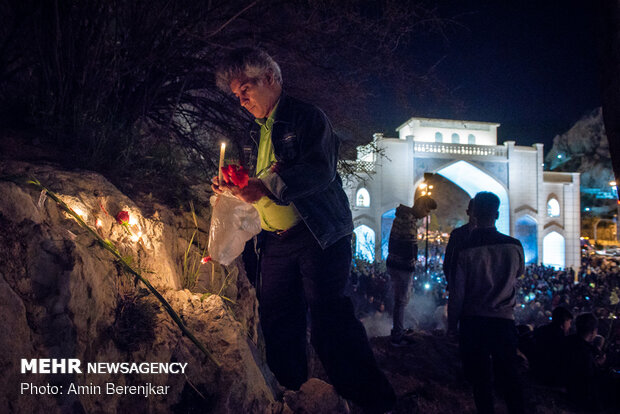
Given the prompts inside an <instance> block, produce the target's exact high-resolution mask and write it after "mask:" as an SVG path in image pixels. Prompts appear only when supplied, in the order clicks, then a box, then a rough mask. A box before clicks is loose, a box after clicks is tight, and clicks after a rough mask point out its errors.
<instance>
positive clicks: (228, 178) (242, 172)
mask: <svg viewBox="0 0 620 414" xmlns="http://www.w3.org/2000/svg"><path fill="white" fill-rule="evenodd" d="M222 178H223V179H224V181H225V182H226V184H231V183H232V184H233V185H236V186H237V187H239V188H243V187H245V186H247V185H248V179H249V177H248V172H247V170H246V169H245V168H243V166H240V165H237V164H229V165H227V166H226V167H222Z"/></svg>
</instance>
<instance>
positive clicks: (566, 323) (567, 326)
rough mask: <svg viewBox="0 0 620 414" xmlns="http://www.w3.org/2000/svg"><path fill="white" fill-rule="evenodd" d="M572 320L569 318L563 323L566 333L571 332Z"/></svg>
mask: <svg viewBox="0 0 620 414" xmlns="http://www.w3.org/2000/svg"><path fill="white" fill-rule="evenodd" d="M572 322H573V321H572V320H571V319H568V320H566V321H564V323H563V324H562V330H563V331H564V335H565V336H566V335H568V333H569V332H570V326H571V324H572Z"/></svg>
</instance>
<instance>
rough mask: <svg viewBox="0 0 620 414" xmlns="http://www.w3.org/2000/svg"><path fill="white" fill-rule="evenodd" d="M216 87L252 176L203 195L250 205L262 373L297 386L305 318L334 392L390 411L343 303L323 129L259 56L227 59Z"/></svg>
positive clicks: (250, 53) (341, 239)
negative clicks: (235, 105)
mask: <svg viewBox="0 0 620 414" xmlns="http://www.w3.org/2000/svg"><path fill="white" fill-rule="evenodd" d="M217 81H218V85H219V86H220V88H222V89H224V90H228V89H230V91H232V93H233V94H234V95H235V96H236V97H237V98H238V99H239V102H240V104H241V106H242V107H244V108H245V109H246V110H247V111H248V112H250V113H251V114H252V115H253V116H254V118H255V122H253V126H252V128H251V130H250V134H249V135H248V138H247V139H246V140H245V141H244V142H241V145H240V159H241V162H242V163H243V164H244V165H245V167H246V168H247V169H248V170H249V171H250V173H253V174H252V175H255V176H254V177H252V178H250V179H249V180H248V185H247V186H246V187H244V188H239V187H234V186H230V185H227V184H225V183H220V182H219V180H218V178H217V177H214V178H213V190H214V191H215V192H217V193H221V192H222V191H225V190H228V191H230V192H232V194H233V195H235V196H236V197H237V198H239V199H241V200H243V201H245V202H247V203H252V204H253V205H254V206H255V207H256V209H257V210H258V212H259V215H260V218H261V226H262V228H263V232H262V233H261V235H262V244H261V246H260V252H261V253H260V256H261V257H260V270H261V283H260V285H259V286H257V289H258V291H259V297H260V299H259V305H260V307H259V310H260V318H261V326H262V329H263V334H264V337H265V343H266V352H267V363H268V364H269V367H270V368H271V370H272V371H273V373H274V374H275V376H276V378H277V379H278V381H279V382H280V383H281V384H282V385H284V386H285V387H287V388H290V389H299V387H300V386H301V385H302V384H303V383H304V382H305V381H306V380H307V376H308V371H307V361H306V320H307V317H306V313H307V309H309V310H310V320H311V337H312V343H313V345H314V348H315V349H316V351H317V353H318V355H319V358H320V359H321V362H322V363H323V366H324V367H325V370H326V371H327V374H328V376H329V378H330V380H331V382H332V383H333V385H334V387H335V388H336V390H337V391H338V392H339V393H340V394H341V395H342V396H344V397H345V398H348V399H351V400H352V401H353V402H355V403H356V404H358V405H360V406H362V407H363V408H364V409H365V410H366V411H369V412H382V411H388V410H390V409H391V408H392V407H393V405H394V402H395V395H394V391H393V389H392V387H391V386H390V384H389V383H388V381H387V379H386V377H385V375H384V374H383V373H382V372H381V370H380V369H379V368H378V366H377V364H376V361H375V359H374V356H373V353H372V350H371V348H370V345H369V343H368V338H367V336H366V332H365V330H364V327H363V325H362V324H361V323H360V322H359V321H358V320H357V319H356V318H355V316H354V313H353V307H352V304H351V301H350V300H349V298H348V297H346V296H344V288H345V283H346V281H347V278H348V276H349V273H350V265H351V234H352V231H353V223H352V219H351V211H350V209H349V201H348V199H347V196H346V194H345V193H344V191H343V189H342V182H341V180H340V177H339V175H338V173H337V171H336V167H337V162H338V147H339V141H338V138H337V137H336V135H335V134H334V132H333V130H332V127H331V124H330V122H329V120H328V119H327V117H326V116H325V114H324V113H323V111H321V110H320V109H319V108H317V107H315V106H313V105H311V104H308V103H305V102H302V101H300V100H297V99H295V98H293V97H290V96H288V95H286V94H285V93H284V92H283V90H282V75H281V72H280V68H279V66H278V64H277V63H276V62H275V61H274V60H273V59H272V58H271V57H270V56H269V55H268V54H267V53H265V52H264V51H262V50H258V49H253V48H242V49H237V50H234V51H233V52H231V53H230V55H229V56H227V57H226V58H225V59H224V60H223V61H222V63H221V65H220V67H219V68H218V72H217Z"/></svg>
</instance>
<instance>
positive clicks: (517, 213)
mask: <svg viewBox="0 0 620 414" xmlns="http://www.w3.org/2000/svg"><path fill="white" fill-rule="evenodd" d="M498 127H499V124H497V123H490V122H471V121H459V120H448V119H429V118H411V119H409V120H408V121H407V122H405V123H404V124H402V125H401V126H400V127H398V128H397V129H396V131H397V132H398V137H397V138H387V137H384V136H383V134H375V135H374V137H373V141H372V143H371V144H369V145H365V146H361V147H358V150H357V160H356V161H354V162H353V163H354V167H355V171H356V174H355V175H353V176H350V177H349V178H348V179H347V180H345V190H346V191H347V195H348V197H349V200H350V203H351V210H352V212H353V222H354V227H355V235H356V251H357V255H358V256H362V257H364V258H366V259H367V260H370V261H373V260H375V259H379V258H381V259H385V257H386V256H387V240H388V237H389V232H390V229H391V223H392V221H393V218H394V209H395V208H396V207H397V206H398V205H399V204H401V203H402V204H406V205H409V206H411V205H412V204H413V199H414V195H415V193H416V189H417V188H418V187H419V186H420V184H422V183H424V182H425V174H426V177H429V175H428V174H434V175H439V176H441V177H442V179H446V180H448V181H449V182H451V183H453V184H454V185H456V186H458V187H460V189H462V190H463V191H464V192H465V193H467V195H468V196H469V197H473V196H474V195H475V194H476V193H477V192H479V191H491V192H493V193H495V194H497V195H498V196H499V198H500V200H501V204H500V215H499V219H498V221H497V223H496V225H497V229H498V230H499V231H500V232H502V233H505V234H509V235H511V236H513V237H516V238H518V239H519V240H521V243H522V244H523V247H524V252H525V260H526V263H537V264H541V263H542V264H545V265H550V266H554V267H557V268H565V267H575V268H578V267H579V264H580V240H579V235H580V205H579V174H578V173H559V172H549V171H543V162H544V161H543V145H542V144H534V145H533V146H531V147H525V146H518V145H516V144H515V142H514V141H506V142H504V144H503V145H497V128H498ZM463 210H464V209H463ZM463 215H465V213H464V211H463ZM421 250H422V249H421Z"/></svg>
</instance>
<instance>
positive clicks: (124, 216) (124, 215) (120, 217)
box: [116, 210, 129, 224]
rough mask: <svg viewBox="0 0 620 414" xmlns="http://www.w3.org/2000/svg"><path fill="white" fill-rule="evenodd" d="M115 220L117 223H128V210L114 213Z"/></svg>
mask: <svg viewBox="0 0 620 414" xmlns="http://www.w3.org/2000/svg"><path fill="white" fill-rule="evenodd" d="M116 222H117V223H118V224H125V223H127V224H128V223H129V212H128V211H125V210H123V211H119V212H118V214H117V215H116Z"/></svg>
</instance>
